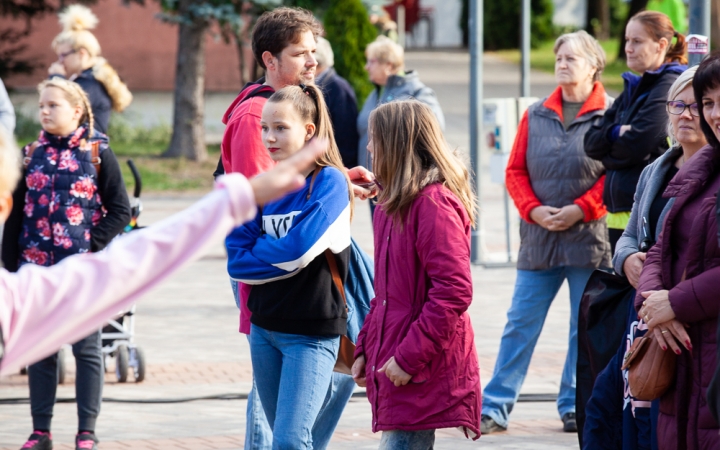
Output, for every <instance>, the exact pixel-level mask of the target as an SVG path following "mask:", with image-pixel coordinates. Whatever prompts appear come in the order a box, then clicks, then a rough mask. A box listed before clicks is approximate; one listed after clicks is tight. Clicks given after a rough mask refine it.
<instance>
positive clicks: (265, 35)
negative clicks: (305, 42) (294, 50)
mask: <svg viewBox="0 0 720 450" xmlns="http://www.w3.org/2000/svg"><path fill="white" fill-rule="evenodd" d="M306 31H310V32H312V34H313V36H315V39H316V40H317V38H318V36H320V35H322V34H323V27H322V25H321V24H320V22H319V21H318V20H317V19H316V18H315V16H313V14H312V13H311V12H310V11H308V10H307V9H303V8H288V7H280V8H275V9H273V10H272V11H268V12H266V13H263V14H262V15H261V16H260V18H259V19H258V21H257V23H256V24H255V29H254V30H253V34H252V50H253V55H254V56H255V60H256V61H257V63H258V64H260V67H262V68H263V69H267V67H265V63H264V62H263V60H262V55H263V53H265V52H270V53H271V54H272V55H273V56H275V57H277V56H278V55H279V54H280V52H282V51H283V50H284V49H285V47H287V46H288V45H290V44H297V43H298V42H300V35H301V34H302V33H304V32H306Z"/></svg>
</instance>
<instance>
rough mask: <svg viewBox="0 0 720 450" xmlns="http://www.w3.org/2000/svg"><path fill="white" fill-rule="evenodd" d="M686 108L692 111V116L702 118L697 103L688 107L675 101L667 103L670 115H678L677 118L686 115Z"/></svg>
mask: <svg viewBox="0 0 720 450" xmlns="http://www.w3.org/2000/svg"><path fill="white" fill-rule="evenodd" d="M686 108H687V109H689V110H690V114H691V115H693V116H695V117H700V109H699V108H698V104H697V103H692V104H690V105H687V104H685V103H683V102H679V101H675V100H671V101H669V102H667V112H669V113H670V114H673V115H676V116H679V115H681V114H682V113H684V112H685V109H686Z"/></svg>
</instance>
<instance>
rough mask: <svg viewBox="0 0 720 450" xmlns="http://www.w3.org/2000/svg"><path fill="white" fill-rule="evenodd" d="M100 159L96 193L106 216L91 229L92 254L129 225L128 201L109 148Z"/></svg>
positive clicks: (116, 162)
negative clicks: (105, 211)
mask: <svg viewBox="0 0 720 450" xmlns="http://www.w3.org/2000/svg"><path fill="white" fill-rule="evenodd" d="M101 157H102V158H101V159H102V162H101V163H100V176H99V177H98V192H99V193H100V199H101V200H102V202H103V206H104V207H105V209H106V210H107V214H106V215H105V217H103V218H102V219H101V220H100V223H98V224H97V226H95V227H93V229H92V238H91V240H90V248H91V250H92V251H93V252H97V251H100V250H102V249H104V248H105V246H107V245H108V243H109V242H110V241H111V240H112V239H113V238H114V237H115V236H117V235H118V234H119V233H120V232H121V231H122V230H123V228H125V225H127V224H128V223H130V200H128V195H127V190H126V189H125V182H124V181H123V177H122V172H120V165H119V164H118V160H117V158H116V157H115V154H114V153H113V151H112V150H111V149H110V148H109V147H108V148H107V149H105V150H104V151H103V152H102V155H101Z"/></svg>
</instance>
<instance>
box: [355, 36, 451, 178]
mask: <svg viewBox="0 0 720 450" xmlns="http://www.w3.org/2000/svg"><path fill="white" fill-rule="evenodd" d="M365 56H366V57H367V63H366V64H365V70H367V72H368V76H369V77H370V81H372V83H373V84H374V85H375V89H374V90H373V91H372V92H371V93H370V95H369V96H368V98H367V99H366V100H365V104H364V105H363V107H362V110H361V111H360V114H359V115H358V119H357V129H358V133H359V134H360V142H359V144H358V163H359V164H360V165H361V166H363V167H366V168H368V169H370V170H372V162H371V161H370V156H369V155H368V152H367V148H366V147H367V144H368V120H369V119H370V113H371V112H372V111H373V110H374V109H375V108H377V107H378V106H380V105H382V104H383V103H388V102H391V101H393V100H406V99H409V98H414V99H415V100H419V101H421V102H423V103H425V104H426V105H428V106H429V107H430V109H432V111H433V113H434V114H435V117H436V118H437V119H438V122H440V127H441V128H442V129H443V130H444V129H445V116H444V115H443V112H442V109H441V108H440V103H438V100H437V97H436V96H435V92H434V91H433V90H432V89H430V88H429V87H427V86H425V85H424V84H423V83H422V82H421V81H420V77H419V76H418V73H417V72H416V71H414V70H405V60H404V50H403V48H402V47H401V46H400V45H398V44H397V43H396V42H393V40H392V39H390V38H388V37H385V36H378V37H377V39H375V40H374V41H373V42H371V43H370V44H368V46H367V47H366V49H365Z"/></svg>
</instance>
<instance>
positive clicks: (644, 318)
mask: <svg viewBox="0 0 720 450" xmlns="http://www.w3.org/2000/svg"><path fill="white" fill-rule="evenodd" d="M643 320H645V323H648V315H647V314H645V317H643Z"/></svg>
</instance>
